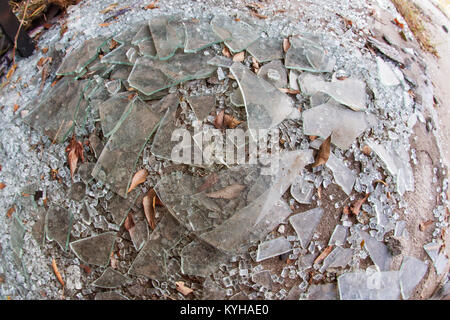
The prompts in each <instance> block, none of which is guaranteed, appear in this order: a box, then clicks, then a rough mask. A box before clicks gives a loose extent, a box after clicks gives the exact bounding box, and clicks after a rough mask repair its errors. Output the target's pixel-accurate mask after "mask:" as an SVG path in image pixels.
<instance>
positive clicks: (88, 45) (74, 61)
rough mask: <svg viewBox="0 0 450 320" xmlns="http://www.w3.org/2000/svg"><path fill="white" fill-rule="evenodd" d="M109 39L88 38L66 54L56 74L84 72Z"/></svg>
mask: <svg viewBox="0 0 450 320" xmlns="http://www.w3.org/2000/svg"><path fill="white" fill-rule="evenodd" d="M107 41H108V39H107V38H104V37H98V38H93V39H89V40H86V41H85V42H84V43H83V44H82V45H80V46H79V47H78V48H76V49H74V50H73V51H72V52H71V53H70V54H69V55H68V56H66V57H65V58H64V60H63V62H62V63H61V65H60V66H59V68H58V70H57V71H56V75H58V76H65V75H75V74H79V73H81V72H83V70H84V68H85V67H86V66H87V65H88V64H90V63H91V62H92V61H94V60H95V59H96V58H97V56H98V54H99V51H100V50H99V49H100V48H101V47H102V46H103V45H104V44H105V43H106V42H107Z"/></svg>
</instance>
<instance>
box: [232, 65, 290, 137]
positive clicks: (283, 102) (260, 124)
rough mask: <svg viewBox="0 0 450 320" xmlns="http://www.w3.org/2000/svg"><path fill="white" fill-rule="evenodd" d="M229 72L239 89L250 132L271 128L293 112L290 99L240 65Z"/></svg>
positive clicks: (234, 66)
mask: <svg viewBox="0 0 450 320" xmlns="http://www.w3.org/2000/svg"><path fill="white" fill-rule="evenodd" d="M230 70H231V72H232V73H233V75H234V76H235V78H236V80H237V82H238V84H239V88H240V89H241V92H242V96H243V98H244V103H245V110H246V113H247V121H248V127H249V129H250V130H254V129H270V128H273V127H275V126H276V125H278V124H279V123H280V122H281V121H283V120H284V119H285V118H286V117H287V116H288V115H289V114H290V113H291V112H292V111H293V109H294V108H293V104H294V102H293V101H292V99H291V98H289V97H288V96H287V95H286V94H284V93H282V92H281V91H280V90H278V89H277V88H276V87H274V86H273V85H272V84H270V83H269V82H267V81H265V80H264V79H262V78H260V77H258V76H257V75H255V74H254V73H253V72H252V71H250V70H249V69H248V68H246V67H245V66H244V65H242V64H241V63H239V62H235V63H234V64H233V66H232V67H231V69H230Z"/></svg>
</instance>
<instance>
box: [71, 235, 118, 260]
mask: <svg viewBox="0 0 450 320" xmlns="http://www.w3.org/2000/svg"><path fill="white" fill-rule="evenodd" d="M115 241H116V233H115V232H105V233H102V234H100V235H97V236H92V237H89V238H84V239H81V240H77V241H73V242H71V243H70V248H71V249H72V251H73V253H75V255H76V256H77V257H78V258H79V259H80V260H81V261H84V262H85V263H88V264H93V265H96V266H100V267H105V266H107V265H108V264H109V259H110V257H111V251H112V250H113V246H114V242H115Z"/></svg>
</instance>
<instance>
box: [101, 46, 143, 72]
mask: <svg viewBox="0 0 450 320" xmlns="http://www.w3.org/2000/svg"><path fill="white" fill-rule="evenodd" d="M131 48H134V47H133V46H132V45H131V43H130V42H129V41H126V42H124V43H122V44H121V45H120V46H118V47H117V48H115V49H114V50H113V51H111V52H110V53H108V54H106V55H105V56H103V57H102V59H101V62H102V63H111V64H120V65H127V66H132V65H134V63H135V60H134V59H132V60H131V61H130V58H129V55H127V52H128V51H129V50H130V49H131ZM134 50H136V49H135V48H134Z"/></svg>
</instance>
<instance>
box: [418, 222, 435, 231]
mask: <svg viewBox="0 0 450 320" xmlns="http://www.w3.org/2000/svg"><path fill="white" fill-rule="evenodd" d="M433 223H434V221H433V220H427V221H424V222H421V223H420V224H419V230H420V231H424V230H426V229H427V228H428V227H429V226H431V225H432V224H433Z"/></svg>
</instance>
